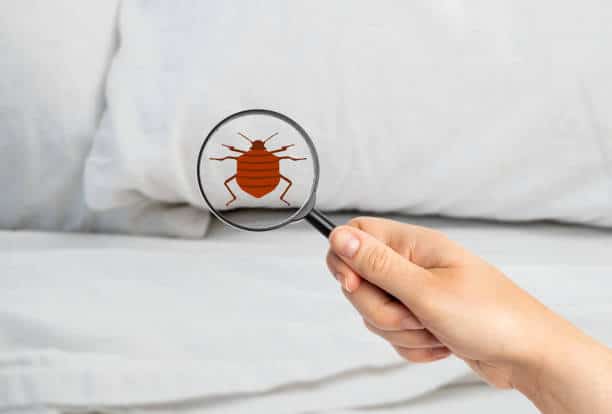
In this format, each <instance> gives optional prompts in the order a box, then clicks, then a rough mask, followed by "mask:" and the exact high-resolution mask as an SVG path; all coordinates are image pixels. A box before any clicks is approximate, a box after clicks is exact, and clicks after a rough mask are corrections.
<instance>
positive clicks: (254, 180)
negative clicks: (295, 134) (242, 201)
mask: <svg viewBox="0 0 612 414" xmlns="http://www.w3.org/2000/svg"><path fill="white" fill-rule="evenodd" d="M238 135H240V136H241V137H242V138H244V139H246V140H247V141H249V143H250V144H251V148H249V150H248V151H244V150H241V149H239V148H236V147H234V146H233V145H226V144H221V145H222V146H224V147H226V148H228V149H229V150H230V151H233V152H237V153H239V154H241V155H239V156H236V157H232V156H229V155H228V156H226V157H223V158H214V157H210V158H209V159H211V160H215V161H223V160H236V161H237V163H236V164H237V166H236V174H234V175H232V176H231V177H229V178H228V179H227V180H225V182H224V183H223V184H224V185H225V188H227V191H229V193H230V194H231V195H232V198H231V199H230V200H229V201H228V202H227V203H225V206H226V207H227V206H229V205H230V204H232V203H233V202H234V201H235V200H236V194H234V192H233V191H232V189H231V188H230V187H229V183H230V182H231V181H232V180H234V179H235V180H236V182H237V183H238V186H239V187H240V188H241V189H242V190H243V191H244V192H245V193H248V194H250V195H252V196H253V197H255V198H261V197H263V196H265V195H266V194H269V193H271V192H272V191H274V189H275V188H276V187H278V185H279V183H280V180H284V181H286V182H287V183H288V184H289V185H287V188H285V191H283V193H282V194H281V195H280V200H281V201H282V202H284V203H285V204H287V205H290V204H289V202H288V201H287V200H285V198H284V197H285V194H287V191H289V188H291V186H292V185H293V181H291V180H290V179H289V178H287V177H285V176H284V175H282V174H281V173H280V161H281V160H292V161H301V160H305V159H306V158H295V157H290V156H282V157H277V156H276V155H274V154H278V153H279V152H283V151H287V149H289V148H291V147H293V146H294V145H295V144H289V145H283V146H282V147H280V148H278V149H275V150H272V151H268V150H267V149H266V142H268V141H269V140H271V139H272V138H274V137H275V136H276V135H278V132H275V133H274V134H272V135H270V136H269V137H268V138H266V139H264V140H259V139H257V140H252V139H251V138H249V137H247V136H246V135H245V134H243V133H242V132H239V133H238Z"/></svg>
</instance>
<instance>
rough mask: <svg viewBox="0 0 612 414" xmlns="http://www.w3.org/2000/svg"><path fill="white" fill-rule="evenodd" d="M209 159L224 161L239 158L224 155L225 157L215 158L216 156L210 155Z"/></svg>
mask: <svg viewBox="0 0 612 414" xmlns="http://www.w3.org/2000/svg"><path fill="white" fill-rule="evenodd" d="M208 159H209V160H215V161H223V160H237V159H238V157H230V156H227V157H223V158H215V157H210V158H208Z"/></svg>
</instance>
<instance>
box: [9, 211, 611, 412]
mask: <svg viewBox="0 0 612 414" xmlns="http://www.w3.org/2000/svg"><path fill="white" fill-rule="evenodd" d="M339 221H342V220H340V219H339ZM418 222H419V223H422V224H427V225H431V226H434V227H438V228H440V229H442V230H443V231H446V232H447V233H449V234H450V236H451V237H453V238H454V239H456V240H458V241H459V242H461V243H463V244H464V245H466V246H467V247H468V248H470V249H472V250H473V251H475V252H476V253H478V254H481V255H482V256H484V257H486V258H487V259H488V260H489V261H491V262H493V263H495V264H497V265H499V266H501V267H502V268H503V269H504V270H506V271H507V272H508V273H509V274H510V275H511V276H512V277H513V278H514V279H515V280H517V281H518V283H519V284H521V285H522V286H524V287H525V288H527V289H528V290H529V291H531V292H533V293H534V294H535V295H536V296H537V297H539V298H540V299H541V300H543V301H544V302H545V303H547V304H548V305H550V306H551V307H553V308H554V309H556V310H557V311H559V312H561V313H562V314H564V315H565V316H567V317H568V318H570V319H571V320H573V321H574V322H576V323H577V324H579V325H580V326H581V327H582V328H584V329H585V330H587V331H588V332H590V333H591V334H593V335H594V336H596V337H598V338H599V339H601V340H603V341H605V342H606V343H608V344H609V345H612V333H611V332H610V329H609V326H610V324H611V322H612V293H611V292H612V279H611V276H612V257H611V256H610V254H609V249H610V246H612V232H610V231H606V230H598V229H589V228H580V227H570V226H560V225H551V224H524V225H501V224H495V223H485V222H459V221H447V220H427V219H420V220H418ZM210 233H211V234H210V237H207V238H206V239H204V240H199V241H184V240H163V239H152V238H131V237H120V236H103V235H75V234H45V233H26V232H23V233H14V232H0V411H3V410H5V409H9V408H10V409H14V410H19V412H24V411H25V410H26V409H27V410H35V409H42V408H41V407H45V409H46V408H49V409H50V410H51V411H53V410H54V409H58V410H76V411H85V410H88V409H94V408H98V409H99V408H100V407H102V408H104V409H105V410H108V411H123V408H124V407H130V409H131V410H133V409H134V407H144V409H145V411H150V410H153V409H155V410H156V411H160V412H163V411H168V412H176V411H178V410H184V411H206V412H225V413H227V412H231V413H239V412H249V413H253V412H322V411H325V412H338V411H342V410H344V411H346V410H350V409H351V408H353V409H354V408H357V407H361V409H364V410H366V412H395V411H397V410H401V411H402V412H419V413H438V412H447V411H446V409H445V408H444V407H449V405H448V404H450V403H451V402H452V401H455V402H457V403H461V401H463V404H464V406H465V407H473V408H474V410H476V411H478V410H480V408H478V407H487V406H488V407H497V408H499V406H500V405H502V404H500V400H502V399H503V400H504V401H507V403H504V404H503V406H504V407H505V408H507V409H508V410H510V409H511V408H513V409H514V410H511V411H508V412H516V411H517V410H519V408H520V411H521V412H525V411H526V410H527V408H526V407H529V405H528V403H526V402H525V401H523V400H522V399H521V398H520V396H518V395H516V394H514V393H498V392H493V391H487V390H486V389H485V388H479V387H475V386H456V385H455V386H452V387H450V388H449V387H447V388H442V389H440V390H438V389H437V388H439V387H445V386H448V385H449V384H455V383H457V382H458V381H466V375H467V374H468V373H469V372H468V370H467V369H466V368H465V367H464V366H463V365H462V364H461V363H460V362H459V361H457V360H454V359H449V360H447V361H443V362H440V363H436V364H433V365H409V364H405V363H403V362H401V361H400V360H399V359H398V357H396V356H395V355H394V353H393V352H392V351H391V350H390V349H389V348H388V347H387V346H386V345H385V344H384V343H383V342H382V341H381V340H379V339H378V338H374V337H372V336H371V335H369V334H368V333H367V332H366V330H365V328H363V326H361V322H360V320H359V318H358V317H357V316H356V315H355V313H354V312H353V311H352V309H351V308H350V306H349V305H348V304H347V303H345V301H344V299H343V297H342V295H341V294H339V293H338V291H339V287H338V286H337V283H336V282H335V280H333V279H332V278H331V276H329V275H328V274H327V272H326V270H325V267H324V263H323V256H324V252H325V249H326V243H325V240H323V238H321V236H320V235H319V234H318V233H316V232H315V231H313V230H312V229H310V228H309V227H307V226H306V225H301V224H298V225H294V226H292V227H290V228H286V229H283V230H279V231H277V232H271V233H264V234H250V233H241V232H235V231H232V230H227V229H225V228H222V227H221V226H220V225H219V224H218V223H215V224H214V225H213V226H212V228H211V229H210ZM253 258H256V263H252V262H251V260H252V259H253ZM469 378H471V377H468V379H469ZM483 387H484V386H483ZM481 403H482V405H481V406H480V405H479V404H481ZM445 404H447V405H445ZM517 407H518V408H517ZM482 409H483V410H484V409H485V408H482ZM412 410H414V411H412ZM496 410H497V412H501V411H499V409H496Z"/></svg>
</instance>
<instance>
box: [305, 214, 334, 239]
mask: <svg viewBox="0 0 612 414" xmlns="http://www.w3.org/2000/svg"><path fill="white" fill-rule="evenodd" d="M305 219H306V221H307V222H309V223H310V224H312V226H313V227H314V228H315V229H317V230H319V233H321V234H322V235H323V236H324V237H325V238H326V239H327V238H328V237H329V233H331V232H332V230H333V229H334V227H336V225H335V224H334V223H332V222H331V221H330V220H329V219H328V218H327V217H325V216H324V215H323V213H321V212H320V211H318V210H316V209H314V208H313V209H312V210H311V211H310V213H308V215H307V216H306V217H305Z"/></svg>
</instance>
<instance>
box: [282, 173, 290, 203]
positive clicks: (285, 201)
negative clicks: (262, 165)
mask: <svg viewBox="0 0 612 414" xmlns="http://www.w3.org/2000/svg"><path fill="white" fill-rule="evenodd" d="M280 178H281V179H283V180H285V181H287V182H288V183H289V185H288V186H287V188H285V191H283V193H282V194H281V195H280V199H281V200H282V201H283V202H284V203H285V204H287V205H288V206H290V205H291V204H289V202H288V201H287V200H285V199H284V198H283V197H285V194H287V191H289V188H291V186H292V185H293V181H291V180H290V179H288V178H287V177H285V176H284V175H281V176H280Z"/></svg>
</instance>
